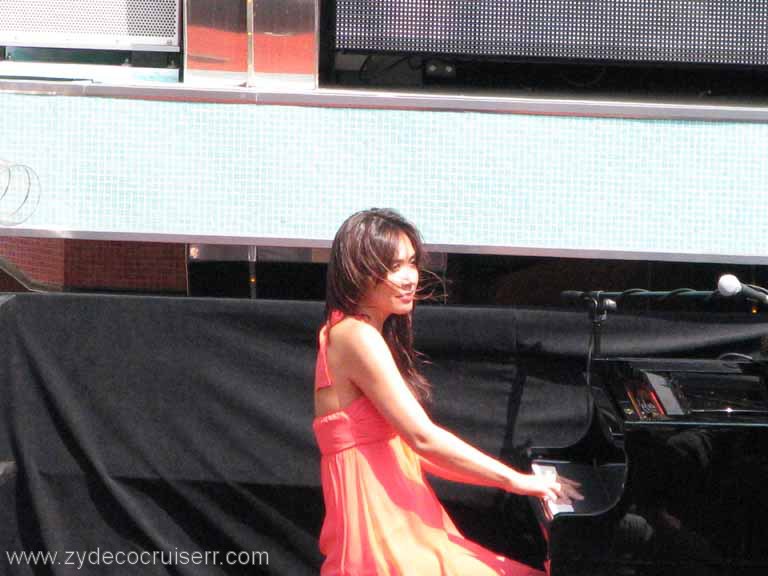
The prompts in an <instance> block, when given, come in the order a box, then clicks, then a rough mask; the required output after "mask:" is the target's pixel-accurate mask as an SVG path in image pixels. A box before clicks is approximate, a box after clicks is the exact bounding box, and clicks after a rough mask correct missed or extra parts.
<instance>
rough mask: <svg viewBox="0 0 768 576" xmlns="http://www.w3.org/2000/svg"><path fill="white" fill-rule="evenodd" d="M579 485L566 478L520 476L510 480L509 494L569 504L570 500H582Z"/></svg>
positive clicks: (532, 475) (536, 475) (534, 475)
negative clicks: (514, 493) (515, 493)
mask: <svg viewBox="0 0 768 576" xmlns="http://www.w3.org/2000/svg"><path fill="white" fill-rule="evenodd" d="M580 486H581V485H580V484H579V483H578V482H574V481H573V480H570V479H568V478H564V477H562V476H561V477H557V476H555V475H550V474H546V475H538V474H520V475H518V476H517V478H515V479H511V480H510V486H509V488H507V490H508V491H509V492H517V493H518V494H523V495H525V496H534V497H536V498H540V499H542V500H550V501H552V502H558V503H562V504H565V503H570V502H571V501H572V500H583V499H584V496H582V495H581V493H580V492H579V487H580Z"/></svg>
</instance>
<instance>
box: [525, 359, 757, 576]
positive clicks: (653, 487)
mask: <svg viewBox="0 0 768 576" xmlns="http://www.w3.org/2000/svg"><path fill="white" fill-rule="evenodd" d="M589 369H590V370H591V376H590V377H589V378H588V384H587V386H588V389H589V393H590V394H591V402H590V405H591V407H592V410H591V414H590V416H589V421H588V422H587V423H586V425H585V432H584V435H583V437H582V438H581V439H580V440H579V441H577V442H576V443H575V444H573V445H571V446H567V447H557V448H552V447H536V448H531V449H530V450H529V456H530V459H531V466H532V469H533V470H534V471H535V472H537V473H542V474H557V475H559V476H562V477H567V478H571V479H573V480H575V481H577V482H580V483H581V492H582V494H583V496H584V499H583V500H580V501H579V500H573V501H571V502H560V503H558V502H555V503H550V502H543V501H539V500H535V499H534V500H532V503H533V508H534V511H535V513H536V516H537V518H538V520H539V524H540V526H541V528H542V531H543V534H544V538H545V540H546V546H547V558H546V564H547V570H548V573H549V574H550V576H563V575H567V576H580V575H583V576H651V575H653V576H671V575H675V576H677V575H681V576H682V575H685V576H688V575H691V576H699V575H702V576H709V575H718V576H730V575H734V576H736V575H739V576H743V575H748V576H757V575H758V574H759V575H761V576H762V575H765V574H768V378H767V377H768V365H766V364H765V363H764V362H757V361H753V360H751V359H750V358H748V357H743V356H741V355H733V356H725V357H721V358H719V359H694V358H687V359H686V358H683V359H669V358H596V359H594V360H593V361H592V362H591V364H590V368H589Z"/></svg>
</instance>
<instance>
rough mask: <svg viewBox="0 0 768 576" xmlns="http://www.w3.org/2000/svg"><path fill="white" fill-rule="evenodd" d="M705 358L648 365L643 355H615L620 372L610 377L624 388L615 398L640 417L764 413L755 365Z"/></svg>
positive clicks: (766, 392) (766, 400)
mask: <svg viewBox="0 0 768 576" xmlns="http://www.w3.org/2000/svg"><path fill="white" fill-rule="evenodd" d="M707 363H708V362H707V361H699V362H697V364H696V366H694V365H692V364H691V363H690V362H685V361H677V362H675V361H671V360H669V361H661V362H658V361H657V362H655V363H654V365H653V366H651V365H648V363H647V361H643V360H638V359H616V360H614V361H613V368H614V370H616V369H617V368H618V370H619V371H620V372H622V373H623V377H619V378H610V379H611V380H614V382H617V381H621V382H622V384H623V386H624V387H625V394H617V396H618V398H619V402H620V403H621V399H622V397H623V398H624V400H625V402H624V406H622V408H623V411H624V414H625V415H626V416H635V417H637V418H638V419H640V420H665V419H670V418H675V419H677V418H682V419H686V418H702V417H706V418H709V419H723V418H727V419H733V418H734V417H738V416H745V417H750V416H759V417H761V418H765V417H766V416H768V388H767V387H766V382H765V375H764V374H763V373H762V372H761V371H757V370H754V369H753V368H754V366H755V365H754V364H752V363H746V362H734V363H723V362H717V364H713V365H712V366H705V365H706V364H707ZM705 368H706V369H705Z"/></svg>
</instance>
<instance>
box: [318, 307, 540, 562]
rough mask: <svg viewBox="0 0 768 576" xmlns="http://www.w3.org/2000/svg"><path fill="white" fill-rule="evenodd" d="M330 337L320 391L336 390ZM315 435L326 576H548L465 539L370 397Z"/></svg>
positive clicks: (329, 419)
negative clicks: (329, 355)
mask: <svg viewBox="0 0 768 576" xmlns="http://www.w3.org/2000/svg"><path fill="white" fill-rule="evenodd" d="M341 318H342V316H341V315H335V316H334V318H333V319H332V322H333V323H334V324H335V323H336V322H338V321H339V320H341ZM327 333H328V327H327V326H325V327H323V329H322V330H321V332H320V347H319V352H318V358H317V366H316V372H315V386H316V387H317V388H322V387H325V386H330V385H331V381H330V378H329V376H328V368H327V363H326V340H327ZM313 428H314V432H315V437H316V439H317V443H318V446H319V447H320V452H321V454H322V458H321V475H322V484H323V498H324V502H325V512H326V515H325V521H324V523H323V527H322V531H321V533H320V551H321V552H322V553H323V554H324V555H325V556H326V559H325V562H324V563H323V566H322V569H321V571H320V574H321V576H342V575H343V576H381V575H393V576H394V575H398V576H438V575H439V576H486V575H487V576H491V575H498V574H504V575H508V576H509V575H514V576H526V575H541V574H543V573H542V572H540V571H538V570H535V569H533V568H530V567H528V566H526V565H524V564H520V563H518V562H515V561H513V560H510V559H508V558H505V557H503V556H499V555H497V554H494V553H493V552H491V551H490V550H488V549H486V548H483V547H482V546H480V545H479V544H476V543H474V542H472V541H470V540H467V539H466V538H465V537H464V536H462V534H461V533H460V532H459V531H458V529H457V528H456V526H455V525H454V523H453V522H452V521H451V519H450V518H449V517H448V514H447V513H446V511H445V510H444V509H443V506H442V505H441V504H440V502H439V501H438V499H437V497H436V496H435V493H434V492H433V491H432V488H431V487H430V486H429V484H428V483H427V482H426V480H425V478H424V474H423V472H422V469H421V464H420V459H419V456H418V455H417V454H416V453H415V452H413V450H411V448H410V447H409V446H408V444H406V443H405V441H403V440H402V438H401V437H400V436H399V435H398V434H397V432H396V431H395V430H394V429H393V428H392V426H391V425H390V424H389V422H387V420H385V419H384V417H383V416H381V414H379V412H378V411H377V410H376V408H375V407H374V406H373V404H371V402H370V401H369V400H368V398H367V397H365V396H361V397H359V398H357V399H356V400H354V401H353V402H352V403H351V404H349V405H348V406H346V407H345V408H343V409H342V410H339V411H336V412H332V413H331V414H327V415H324V416H320V417H318V418H315V420H314V423H313Z"/></svg>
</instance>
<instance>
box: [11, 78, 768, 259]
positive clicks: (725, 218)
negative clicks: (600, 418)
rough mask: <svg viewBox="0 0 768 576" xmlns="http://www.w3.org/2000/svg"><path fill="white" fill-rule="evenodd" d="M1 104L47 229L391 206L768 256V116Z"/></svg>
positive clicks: (103, 229) (509, 244)
mask: <svg viewBox="0 0 768 576" xmlns="http://www.w3.org/2000/svg"><path fill="white" fill-rule="evenodd" d="M0 111H1V113H2V116H1V117H0V134H1V137H0V158H5V159H12V160H15V161H17V162H24V163H26V164H28V165H30V166H31V167H33V168H34V169H35V170H36V171H37V173H38V175H39V177H40V181H41V185H42V196H41V202H40V205H39V207H38V208H37V210H36V212H35V214H34V215H33V216H32V218H30V219H29V220H28V221H27V222H26V223H25V224H24V225H23V226H24V228H25V229H26V230H31V231H33V232H41V231H49V230H67V231H75V232H76V233H79V234H96V235H104V237H115V238H119V237H121V235H124V234H129V235H137V237H144V238H147V239H153V238H160V239H176V240H190V241H192V240H194V241H203V242H204V241H206V240H208V241H217V242H218V241H224V242H226V241H232V242H238V243H242V242H243V241H246V242H248V241H251V240H253V241H258V242H261V243H270V242H274V243H280V242H281V241H283V240H286V239H288V240H298V241H309V240H312V241H316V240H320V241H328V240H330V239H331V237H332V235H333V233H334V232H335V230H336V228H337V227H338V225H339V224H340V222H341V221H342V220H343V219H344V218H345V217H346V216H347V215H348V214H350V213H351V212H353V211H355V210H358V209H361V208H366V207H370V206H392V207H395V208H398V209H399V210H401V211H402V212H403V213H404V214H405V215H407V216H408V217H410V218H411V219H412V220H413V221H415V222H416V223H417V225H418V226H419V227H420V228H421V230H422V232H423V234H424V237H425V239H426V240H427V242H429V243H431V244H438V245H464V246H473V247H478V249H486V248H485V247H491V249H492V250H497V251H506V252H511V253H515V252H518V253H552V252H553V251H554V252H555V253H557V252H559V251H560V252H562V251H569V250H574V251H577V252H580V253H583V254H596V253H603V254H607V253H612V252H613V253H615V252H619V253H621V254H624V255H628V256H630V257H631V256H633V255H635V256H638V255H647V254H653V255H660V256H661V257H665V258H671V259H686V258H697V259H702V258H703V259H707V258H711V259H719V258H725V259H728V258H736V259H738V258H740V257H741V258H744V259H747V260H750V261H760V262H765V261H768V235H766V234H765V233H764V228H765V221H766V216H768V208H767V207H766V201H765V197H766V187H767V185H768V163H766V158H768V124H761V123H736V122H732V123H729V122H702V121H660V120H659V121H654V120H631V119H612V118H586V117H557V116H526V115H520V114H484V113H475V112H465V113H461V112H428V111H406V110H372V109H344V108H313V107H291V106H262V105H253V104H243V105H237V104H214V103H193V102H163V101H142V100H128V99H125V100H123V99H109V98H96V97H87V98H86V97H63V96H41V95H25V94H13V93H8V92H0ZM0 209H2V205H0ZM0 233H1V234H12V233H13V230H12V229H3V230H0ZM480 247H484V248H480Z"/></svg>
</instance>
